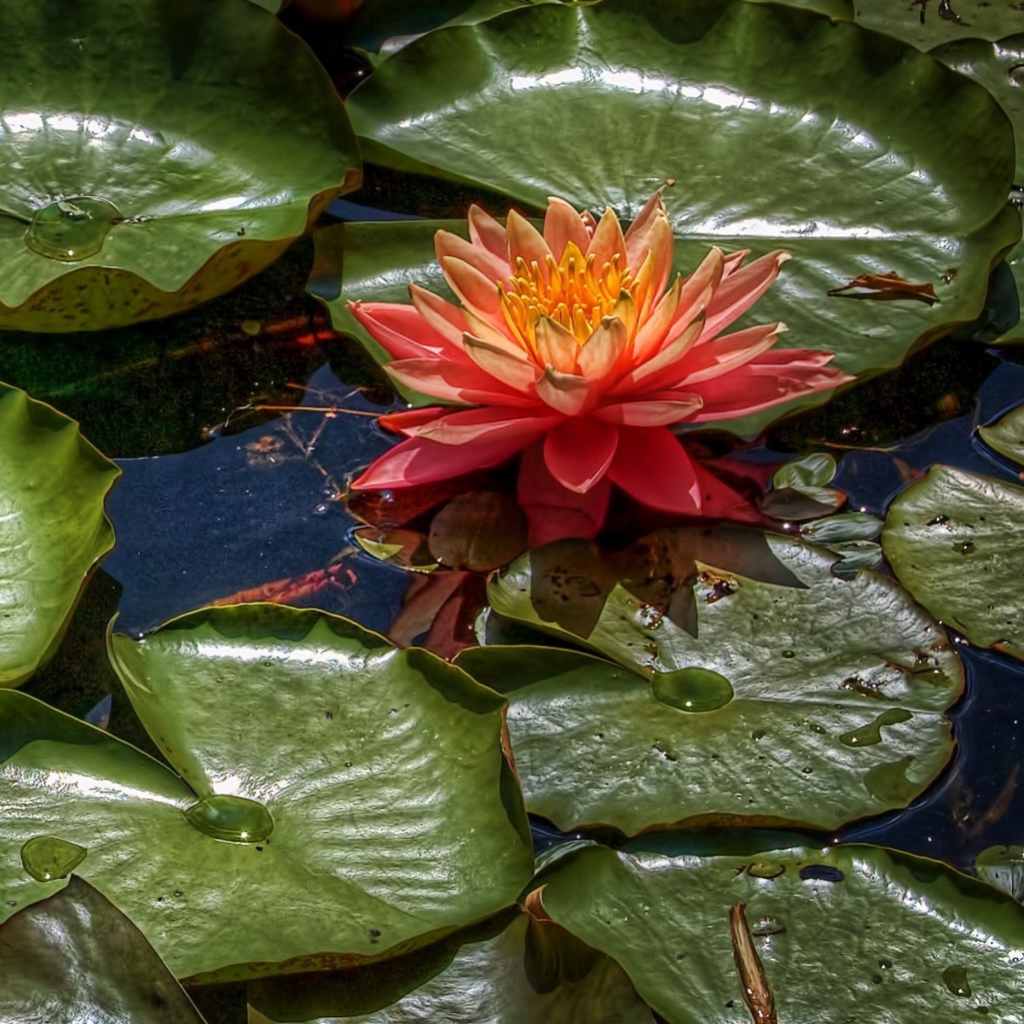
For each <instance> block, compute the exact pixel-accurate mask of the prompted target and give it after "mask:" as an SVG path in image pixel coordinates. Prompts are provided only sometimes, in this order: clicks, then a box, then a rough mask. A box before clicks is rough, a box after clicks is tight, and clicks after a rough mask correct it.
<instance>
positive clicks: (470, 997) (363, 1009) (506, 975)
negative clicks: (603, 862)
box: [250, 914, 653, 1024]
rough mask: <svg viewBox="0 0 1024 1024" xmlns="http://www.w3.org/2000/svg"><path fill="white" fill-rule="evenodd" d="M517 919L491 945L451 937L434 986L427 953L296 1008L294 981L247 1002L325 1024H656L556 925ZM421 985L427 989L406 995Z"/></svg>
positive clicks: (342, 980)
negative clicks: (432, 1023)
mask: <svg viewBox="0 0 1024 1024" xmlns="http://www.w3.org/2000/svg"><path fill="white" fill-rule="evenodd" d="M510 916H511V922H510V923H509V922H508V917H506V919H505V922H504V923H503V926H502V927H501V929H500V930H497V929H496V928H495V927H494V926H493V925H492V926H491V928H490V929H489V930H490V931H491V933H492V934H490V935H476V936H474V935H462V936H453V937H452V941H449V942H448V943H446V944H445V945H446V948H445V950H444V952H445V953H446V957H445V960H442V961H441V963H440V964H438V963H436V962H435V963H434V964H433V965H432V966H433V971H434V972H435V973H434V974H433V976H432V977H430V976H428V975H426V974H425V973H423V971H422V967H421V966H420V963H419V961H423V960H424V954H426V955H427V956H429V955H430V954H431V953H433V952H434V950H424V951H423V953H422V954H420V956H419V958H418V960H417V961H413V962H410V961H409V960H408V959H405V960H392V961H386V962H385V963H383V964H380V965H379V966H374V967H370V968H363V969H362V973H361V974H360V973H353V972H349V974H348V975H343V974H339V975H336V976H334V977H333V978H330V979H329V980H328V981H327V983H326V984H323V983H318V982H317V980H316V979H313V985H314V986H315V988H314V987H312V986H307V987H306V988H305V989H304V990H300V991H299V993H297V995H296V997H295V998H293V999H291V1000H289V998H288V995H289V988H290V987H291V986H290V985H289V979H283V981H282V983H275V982H270V983H258V984H257V985H253V986H250V1000H251V1001H252V1002H253V1003H254V1004H255V1006H256V1008H257V1009H258V1010H259V1011H261V1012H263V1013H264V1014H265V1015H266V1016H267V1017H268V1018H269V1019H272V1020H275V1021H292V1020H315V1021H317V1022H318V1024H327V1022H329V1021H340V1020H341V1019H344V1020H346V1021H351V1022H353V1024H414V1022H426V1021H436V1022H441V1021H452V1022H454V1021H463V1020H465V1021H473V1024H535V1022H537V1021H543V1022H544V1024H576V1022H577V1021H587V1022H590V1024H653V1018H652V1017H651V1011H650V1010H648V1009H647V1006H646V1005H645V1004H644V1003H643V1002H642V1000H641V999H640V998H639V997H638V996H637V994H636V992H635V990H634V989H633V986H632V985H631V984H630V981H629V979H628V978H627V977H626V975H625V973H624V972H623V970H622V968H621V967H619V966H618V964H617V963H615V961H614V960H612V959H610V958H609V957H606V956H604V955H602V954H600V953H597V952H595V951H594V950H592V949H590V948H589V947H588V946H586V945H585V944H584V943H582V942H580V940H579V939H577V938H575V936H573V935H571V934H570V933H568V932H566V931H564V930H563V929H562V928H560V927H559V926H558V925H555V924H551V923H550V922H543V921H536V920H534V919H532V918H531V917H529V916H528V915H527V914H515V915H510ZM457 939H461V941H462V942H463V943H464V944H463V945H461V948H460V946H459V945H458V943H457V942H456V941H454V940H457ZM453 954H454V955H453ZM445 961H447V962H445ZM425 966H426V963H425V962H424V963H423V967H425ZM414 978H415V979H416V980H417V981H420V982H421V984H420V985H419V987H417V988H415V990H413V991H408V989H409V988H410V983H411V982H412V981H413V979H414ZM374 1003H376V1004H378V1006H377V1007H374V1008H373V1009H368V1008H367V1007H368V1005H369V1006H373V1004H374Z"/></svg>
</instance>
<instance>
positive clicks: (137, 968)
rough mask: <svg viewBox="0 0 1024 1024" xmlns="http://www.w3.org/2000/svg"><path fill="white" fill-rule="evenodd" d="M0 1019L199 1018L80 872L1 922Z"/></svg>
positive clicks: (161, 1023) (47, 1023)
mask: <svg viewBox="0 0 1024 1024" xmlns="http://www.w3.org/2000/svg"><path fill="white" fill-rule="evenodd" d="M0 1021H2V1022H3V1024H56V1022H58V1021H59V1022H61V1024H64V1022H67V1024H122V1022H125V1021H131V1024H203V1018H202V1017H201V1016H200V1015H199V1013H198V1012H197V1011H196V1008H195V1007H194V1006H193V1005H192V1003H191V1001H190V1000H189V998H188V996H187V995H185V993H184V991H183V990H182V988H181V986H180V985H179V984H178V982H177V981H175V979H174V975H172V974H171V972H170V971H169V970H168V969H167V967H166V966H165V965H164V963H163V962H162V961H161V960H160V957H159V956H157V954H156V953H155V952H154V951H153V948H152V946H150V944H149V943H148V942H147V941H146V939H145V937H144V936H143V934H142V932H140V931H139V930H138V928H136V927H135V926H134V925H133V924H132V923H131V922H130V921H129V920H128V918H127V917H125V916H124V914H122V913H121V912H120V911H119V910H118V909H117V908H116V907H115V906H114V905H113V904H112V903H110V902H108V901H107V900H106V899H105V898H104V897H103V896H101V895H100V893H98V892H97V891H96V890H95V889H94V888H93V887H92V886H91V885H89V884H87V883H86V882H83V881H82V879H80V878H72V879H71V880H70V881H69V882H68V884H67V886H66V887H65V888H64V889H63V890H62V891H61V892H58V893H56V894H55V895H53V896H51V897H49V899H46V900H43V901H42V902H40V903H36V904H34V905H33V906H31V907H26V908H25V909H24V910H21V911H19V912H18V913H17V914H15V915H14V916H13V917H12V918H10V919H9V920H8V921H7V922H6V923H5V924H4V925H3V927H2V928H0Z"/></svg>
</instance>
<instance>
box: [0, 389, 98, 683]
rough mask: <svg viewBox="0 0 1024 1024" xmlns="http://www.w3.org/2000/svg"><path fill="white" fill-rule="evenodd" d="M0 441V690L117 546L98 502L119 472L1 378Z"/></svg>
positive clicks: (59, 626)
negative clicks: (101, 562)
mask: <svg viewBox="0 0 1024 1024" xmlns="http://www.w3.org/2000/svg"><path fill="white" fill-rule="evenodd" d="M0 439H2V442H0V686H16V685H17V684H18V683H20V682H22V681H23V680H24V679H26V678H27V677H28V676H30V675H31V674H32V673H33V672H34V671H35V669H36V668H37V667H38V666H39V664H40V663H41V662H43V661H45V660H46V659H47V658H48V657H49V656H50V655H51V654H52V653H53V651H54V649H55V647H56V644H57V642H58V641H59V639H60V636H61V634H62V633H63V631H64V629H65V627H66V625H67V621H68V618H69V617H70V615H71V613H72V611H73V609H74V607H75V604H76V602H77V601H78V597H79V594H80V593H81V591H82V589H83V588H84V586H85V583H86V579H87V578H88V576H89V574H90V572H91V571H92V570H93V568H94V567H95V566H96V564H97V563H98V562H99V560H100V559H101V558H102V557H103V556H104V555H105V554H106V553H107V552H108V551H109V550H110V549H111V548H112V547H113V545H114V531H113V529H112V528H111V525H110V522H109V520H108V519H107V517H106V515H105V513H104V501H105V499H106V497H107V493H108V492H109V490H110V488H111V487H112V486H113V485H114V481H115V480H116V479H117V476H118V470H117V467H116V466H115V465H114V464H113V463H112V462H109V461H108V460H107V459H105V458H104V457H103V456H102V455H101V454H100V453H99V452H98V451H97V450H96V449H95V448H94V447H93V446H92V445H91V444H90V443H89V442H88V441H86V440H85V438H83V437H82V435H81V434H80V433H79V431H78V425H77V424H76V423H75V422H74V421H73V420H69V419H68V418H67V417H66V416H63V415H62V414H61V413H59V412H57V411H56V410H54V409H52V408H50V406H48V405H44V404H43V403H41V402H36V401H34V400H33V399H31V398H29V397H28V396H27V395H26V394H25V392H24V391H19V390H17V389H15V388H10V387H7V386H6V385H4V384H0Z"/></svg>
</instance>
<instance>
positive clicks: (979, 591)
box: [882, 466, 1024, 658]
mask: <svg viewBox="0 0 1024 1024" xmlns="http://www.w3.org/2000/svg"><path fill="white" fill-rule="evenodd" d="M1022 528H1024V488H1021V487H1017V486H1015V485H1013V484H1008V483H1004V482H1003V481H1001V480H995V479H992V478H990V477H983V476H976V475H975V474H973V473H967V472H964V471H963V470H959V469H954V468H953V467H951V466H934V467H933V468H932V470H931V471H930V472H929V473H928V475H927V476H926V477H925V478H924V479H923V480H921V481H919V482H918V483H915V484H912V485H911V486H910V487H908V488H907V489H906V490H905V491H904V492H903V493H902V494H900V496H899V497H898V498H897V499H896V500H895V501H894V502H893V503H892V505H891V506H890V507H889V512H888V514H887V515H886V519H885V529H884V531H883V532H882V546H883V548H884V550H885V557H886V558H887V559H888V560H889V563H890V564H891V565H892V567H893V570H894V571H895V573H896V575H897V576H898V577H899V579H900V582H901V583H902V584H903V585H904V586H905V587H906V588H907V589H908V590H909V591H910V593H911V594H913V595H914V597H915V599H916V600H918V601H920V602H921V604H923V605H924V606H925V608H927V609H928V610H929V611H930V612H931V613H932V614H933V615H935V616H936V617H937V618H939V619H941V620H942V621H943V622H945V623H946V624H947V625H949V626H950V627H951V628H952V629H955V630H957V631H958V632H960V633H963V635H964V636H966V637H967V638H968V639H969V640H970V641H971V642H972V643H975V644H977V645H978V646H979V647H996V648H998V649H999V650H1001V651H1005V652H1006V653H1007V654H1012V655H1013V656H1014V657H1016V658H1024V604H1022V602H1021V593H1020V580H1021V574H1022V573H1024V553H1022V552H1021V550H1020V548H1019V547H1018V546H1017V545H1015V544H1013V543H1008V541H1007V538H1013V537H1016V536H1017V535H1018V534H1019V533H1020V531H1021V529H1022Z"/></svg>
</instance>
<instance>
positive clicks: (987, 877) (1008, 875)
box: [974, 846, 1024, 903]
mask: <svg viewBox="0 0 1024 1024" xmlns="http://www.w3.org/2000/svg"><path fill="white" fill-rule="evenodd" d="M974 870H975V871H977V873H978V877H979V878H981V879H982V880H983V881H986V882H988V884H989V885H993V886H995V887H996V888H997V889H1001V890H1002V891H1003V892H1005V893H1007V894H1008V895H1009V896H1012V897H1013V898H1014V899H1015V900H1016V901H1017V902H1018V903H1024V846H990V847H988V848H987V849H985V850H982V851H981V853H979V854H978V856H977V857H976V858H975V859H974Z"/></svg>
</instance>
